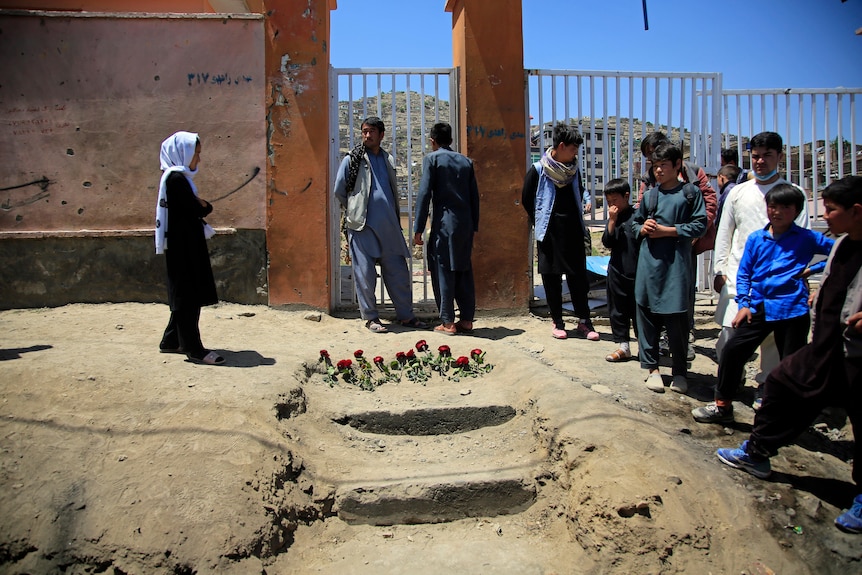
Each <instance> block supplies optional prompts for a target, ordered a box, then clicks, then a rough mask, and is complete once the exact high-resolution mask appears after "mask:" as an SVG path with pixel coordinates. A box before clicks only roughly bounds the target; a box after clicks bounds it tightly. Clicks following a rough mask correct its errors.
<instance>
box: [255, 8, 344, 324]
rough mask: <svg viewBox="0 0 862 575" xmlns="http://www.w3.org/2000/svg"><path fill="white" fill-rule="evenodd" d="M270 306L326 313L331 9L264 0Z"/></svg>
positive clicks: (267, 238)
mask: <svg viewBox="0 0 862 575" xmlns="http://www.w3.org/2000/svg"><path fill="white" fill-rule="evenodd" d="M262 4H263V13H264V14H265V15H266V47H265V50H266V75H267V93H266V107H267V132H268V135H267V154H268V162H267V170H266V177H267V194H266V200H267V221H266V243H267V248H268V250H269V303H270V305H272V306H280V305H287V304H300V305H307V306H310V307H314V308H318V309H323V310H327V311H328V310H329V309H330V298H329V282H330V279H329V258H330V251H331V250H330V242H329V233H328V230H327V228H328V225H329V177H328V167H329V107H328V106H329V22H330V20H329V10H330V8H331V7H334V6H335V0H263V2H262Z"/></svg>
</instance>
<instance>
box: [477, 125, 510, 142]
mask: <svg viewBox="0 0 862 575" xmlns="http://www.w3.org/2000/svg"><path fill="white" fill-rule="evenodd" d="M467 136H468V137H470V136H472V137H474V138H488V139H489V140H490V139H493V138H501V139H504V140H520V139H523V138H524V133H523V132H507V131H506V128H486V127H485V126H467Z"/></svg>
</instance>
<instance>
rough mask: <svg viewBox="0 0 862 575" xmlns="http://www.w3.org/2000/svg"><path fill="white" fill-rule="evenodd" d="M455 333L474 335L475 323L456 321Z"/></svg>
mask: <svg viewBox="0 0 862 575" xmlns="http://www.w3.org/2000/svg"><path fill="white" fill-rule="evenodd" d="M455 331H457V332H458V333H467V334H470V333H473V322H472V321H464V320H461V321H456V322H455Z"/></svg>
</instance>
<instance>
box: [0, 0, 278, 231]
mask: <svg viewBox="0 0 862 575" xmlns="http://www.w3.org/2000/svg"><path fill="white" fill-rule="evenodd" d="M42 4H44V3H42ZM91 4H92V3H91ZM0 29H2V30H3V41H2V42H0V68H2V71H3V81H2V84H0V150H2V151H3V153H2V154H0V188H8V187H11V186H19V185H21V184H27V183H28V182H32V181H36V180H42V179H43V178H45V179H47V180H48V182H49V183H48V184H47V185H41V186H40V185H29V186H24V187H21V188H16V189H11V190H6V191H3V192H0V204H2V208H3V209H0V231H2V232H10V231H16V232H17V231H74V230H127V229H149V228H152V226H153V220H154V212H155V200H156V196H157V190H158V181H159V176H160V171H159V157H158V152H159V144H160V143H161V141H162V140H163V139H164V138H165V137H167V136H168V135H170V134H171V133H173V132H175V131H177V130H188V131H193V132H199V133H200V136H201V140H202V143H203V153H202V165H201V171H200V174H199V176H198V177H197V179H196V180H195V181H196V183H197V184H198V188H199V190H200V193H201V195H202V197H204V198H207V199H210V200H212V199H215V198H217V197H219V196H222V195H225V194H227V193H228V192H230V191H231V190H233V189H235V188H236V187H238V186H240V185H241V184H242V183H243V182H245V181H247V180H248V179H249V178H250V177H251V176H252V175H253V174H254V173H255V172H256V171H257V176H256V177H255V178H253V179H252V180H251V182H250V183H248V184H247V185H246V186H244V187H243V188H242V189H240V190H239V191H237V192H235V193H233V194H232V195H230V196H229V197H227V198H225V199H222V200H219V201H218V202H216V203H215V212H214V214H213V216H212V217H211V218H210V220H209V221H210V223H211V224H212V225H214V226H216V227H236V228H247V229H263V228H264V227H265V214H266V207H265V183H264V180H265V173H266V164H265V161H266V114H265V110H264V92H265V87H266V85H267V84H266V78H265V73H264V52H263V47H264V36H263V34H264V32H263V18H262V17H261V16H258V15H248V16H242V17H236V16H235V17H233V18H230V19H223V18H219V17H215V16H199V17H194V16H191V17H189V16H185V17H183V18H178V17H177V18H171V17H160V18H156V17H139V16H131V15H123V16H120V17H116V16H115V17H112V18H110V19H108V18H102V17H87V16H79V17H67V16H20V15H12V14H9V13H6V14H2V13H0ZM118 196H119V197H121V198H122V199H123V201H117V197H118Z"/></svg>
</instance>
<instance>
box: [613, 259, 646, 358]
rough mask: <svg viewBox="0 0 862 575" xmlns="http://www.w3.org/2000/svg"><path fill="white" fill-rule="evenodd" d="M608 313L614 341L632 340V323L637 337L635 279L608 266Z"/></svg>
mask: <svg viewBox="0 0 862 575" xmlns="http://www.w3.org/2000/svg"><path fill="white" fill-rule="evenodd" d="M607 286H608V315H610V320H611V333H612V334H613V337H614V343H622V342H627V341H630V340H631V336H630V335H629V326H630V325H631V327H632V329H633V330H634V333H635V338H637V334H638V327H637V319H636V318H637V314H638V311H637V310H638V306H637V304H636V303H635V281H634V280H633V279H627V278H625V277H623V276H622V275H620V274H618V273H617V272H615V271H614V270H613V268H608V283H607Z"/></svg>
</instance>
